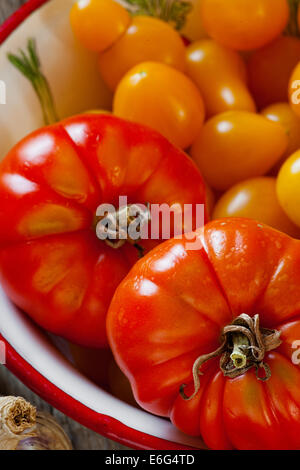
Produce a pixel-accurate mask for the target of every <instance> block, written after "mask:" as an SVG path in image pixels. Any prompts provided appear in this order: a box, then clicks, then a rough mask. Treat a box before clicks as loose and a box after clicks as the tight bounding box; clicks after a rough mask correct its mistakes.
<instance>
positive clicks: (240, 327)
mask: <svg viewBox="0 0 300 470" xmlns="http://www.w3.org/2000/svg"><path fill="white" fill-rule="evenodd" d="M280 344H281V340H280V332H279V331H277V330H270V329H266V328H260V323H259V315H254V317H250V316H249V315H246V314H245V313H242V314H241V315H239V316H238V317H237V318H236V319H235V320H234V321H233V322H232V323H231V324H230V325H227V326H225V328H223V331H222V335H221V345H220V347H219V348H218V349H217V350H216V351H213V352H211V353H209V354H204V355H202V356H200V357H198V359H196V361H195V362H194V365H193V371H192V372H193V381H194V393H193V394H192V395H191V396H189V397H188V396H187V395H186V394H185V393H184V388H185V384H183V385H182V386H181V387H180V395H181V396H182V398H183V399H184V400H191V399H192V398H194V397H195V396H196V395H197V393H198V391H199V389H200V378H199V377H200V375H202V372H201V366H202V364H204V362H207V361H209V360H210V359H212V358H213V357H216V356H221V357H220V369H221V370H222V372H223V374H224V376H226V377H229V378H231V379H233V378H235V377H238V376H240V375H243V374H245V372H247V371H248V370H249V369H251V368H253V367H255V369H256V377H257V379H258V380H262V381H266V380H269V378H270V377H271V370H270V367H269V366H268V365H267V364H266V363H265V362H264V361H263V360H264V356H265V353H266V352H267V351H272V350H273V349H276V348H277V347H278V346H279V345H280ZM260 369H263V370H264V372H265V375H264V376H263V377H261V376H260V375H259V373H258V372H259V370H260Z"/></svg>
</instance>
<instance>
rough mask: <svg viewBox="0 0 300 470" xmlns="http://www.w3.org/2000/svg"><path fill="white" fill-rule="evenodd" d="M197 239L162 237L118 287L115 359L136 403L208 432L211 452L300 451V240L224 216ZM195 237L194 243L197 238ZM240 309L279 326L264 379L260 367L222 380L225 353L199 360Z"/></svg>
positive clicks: (113, 310)
mask: <svg viewBox="0 0 300 470" xmlns="http://www.w3.org/2000/svg"><path fill="white" fill-rule="evenodd" d="M196 236H197V241H198V243H197V245H194V246H193V248H191V246H189V247H187V245H186V243H187V241H188V242H190V240H182V239H173V240H170V241H167V242H165V243H164V244H162V245H160V246H159V247H157V248H156V249H155V250H153V251H152V252H151V253H149V254H148V255H147V256H146V257H145V259H144V260H141V261H139V262H138V263H137V264H136V265H135V267H134V268H133V269H132V270H131V272H130V273H129V274H128V276H127V277H126V279H125V280H124V281H123V282H122V283H121V285H120V286H119V287H118V289H117V291H116V293H115V295H114V298H113V300H112V303H111V306H110V311H109V314H108V318H107V328H108V335H109V340H110V344H111V347H112V351H113V353H114V356H115V358H116V360H117V362H118V364H119V366H120V367H121V369H122V370H123V372H124V373H125V374H126V375H127V377H128V378H129V379H130V381H131V385H132V388H133V391H134V394H135V398H136V400H137V401H138V403H139V404H140V405H141V406H142V407H143V408H145V409H146V410H148V411H150V412H152V413H154V414H157V415H161V416H166V417H171V419H172V421H173V423H174V424H175V426H177V427H178V428H179V429H181V430H182V431H184V432H186V433H189V434H191V435H195V436H197V435H200V434H201V435H202V437H203V439H204V441H205V442H206V444H207V445H208V447H210V448H212V449H232V448H237V449H299V448H300V437H299V436H300V432H299V431H300V419H299V417H300V389H299V383H300V371H299V367H298V366H297V365H296V364H294V363H293V362H292V354H293V353H294V352H295V350H293V342H294V341H295V340H297V338H299V332H300V322H299V316H298V312H299V308H300V292H299V281H300V264H299V261H300V242H299V241H297V240H293V239H292V238H290V237H288V236H287V235H284V234H282V233H280V232H278V231H275V230H273V229H271V228H269V227H267V226H264V225H262V224H259V223H257V222H255V221H252V220H249V219H235V218H231V219H221V220H218V221H213V222H211V223H209V224H207V225H206V226H205V227H204V229H200V230H198V231H197V235H196ZM194 241H195V240H194ZM241 312H244V313H247V314H248V315H250V316H252V315H254V314H257V313H258V314H259V315H260V322H261V326H262V327H265V328H275V329H278V330H280V331H281V332H282V344H281V346H279V347H278V348H277V349H276V350H274V351H272V352H269V353H267V354H266V355H265V358H264V360H265V362H266V363H268V364H269V366H270V368H271V378H270V379H269V381H267V382H261V381H258V380H257V378H256V376H255V371H254V370H253V369H251V370H249V371H248V372H246V373H245V374H243V375H242V376H240V377H237V378H234V379H231V378H228V377H224V376H223V374H222V372H221V371H220V369H219V360H218V359H214V360H212V361H211V362H207V363H205V364H204V365H203V367H202V368H201V370H202V372H203V374H204V375H202V376H201V377H200V380H201V387H200V390H199V392H198V393H197V395H196V396H195V397H194V398H193V399H192V400H190V401H184V400H183V399H182V398H181V396H180V394H179V389H180V386H181V385H182V384H186V385H187V387H186V393H187V394H192V392H193V390H194V388H193V378H192V366H193V363H194V361H195V359H196V358H197V357H199V356H200V355H202V354H207V353H209V352H212V351H215V350H216V348H217V347H218V346H219V344H220V343H219V341H220V334H221V331H222V329H223V328H224V326H225V325H228V324H229V323H231V322H232V321H233V319H234V318H236V317H237V316H238V315H240V314H241Z"/></svg>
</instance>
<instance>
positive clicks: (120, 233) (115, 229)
mask: <svg viewBox="0 0 300 470" xmlns="http://www.w3.org/2000/svg"><path fill="white" fill-rule="evenodd" d="M150 220H151V214H150V206H149V204H147V206H143V205H140V204H128V205H127V206H122V207H120V208H119V209H118V210H117V211H105V212H104V213H103V214H99V213H98V211H97V215H96V219H95V226H96V234H97V237H98V238H99V239H100V240H103V241H104V242H105V243H106V244H107V245H108V246H109V247H111V248H114V249H115V250H117V249H119V248H121V247H122V246H124V245H125V243H126V242H128V243H130V244H131V245H133V246H134V247H135V248H136V249H137V250H138V251H139V255H140V257H143V256H144V249H143V247H142V246H141V245H139V243H138V241H139V240H140V239H141V238H142V230H143V227H144V226H145V225H146V224H148V223H149V221H150Z"/></svg>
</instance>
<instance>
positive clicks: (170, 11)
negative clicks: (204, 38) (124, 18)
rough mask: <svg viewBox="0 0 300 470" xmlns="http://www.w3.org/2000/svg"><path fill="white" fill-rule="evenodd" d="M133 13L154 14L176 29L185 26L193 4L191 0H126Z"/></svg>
mask: <svg viewBox="0 0 300 470" xmlns="http://www.w3.org/2000/svg"><path fill="white" fill-rule="evenodd" d="M124 3H125V4H127V5H128V10H129V11H130V12H131V13H132V14H133V15H147V16H154V17H155V18H160V19H161V20H164V21H166V22H168V23H170V24H172V26H174V27H175V29H177V30H180V29H182V28H183V26H184V24H185V22H186V18H187V15H188V14H189V13H190V11H191V10H192V8H193V6H192V4H191V2H190V0H124Z"/></svg>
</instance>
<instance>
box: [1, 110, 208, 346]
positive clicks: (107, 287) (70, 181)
mask: <svg viewBox="0 0 300 470" xmlns="http://www.w3.org/2000/svg"><path fill="white" fill-rule="evenodd" d="M119 196H127V197H128V201H129V203H132V204H136V203H142V204H146V203H150V204H152V203H157V204H162V203H167V204H173V203H176V204H177V205H179V206H180V207H181V206H183V204H192V205H193V204H201V203H203V202H204V200H205V189H204V184H203V181H202V178H201V175H200V173H199V171H198V169H197V168H196V166H195V164H194V163H193V162H192V161H191V159H190V158H189V157H188V156H187V155H186V154H184V153H183V152H182V151H180V150H177V149H176V148H175V147H174V146H172V145H171V144H170V143H169V142H168V141H167V140H166V139H165V138H163V137H161V136H160V135H159V134H158V133H156V132H154V131H152V130H150V129H148V128H146V127H144V126H140V125H137V124H134V123H129V122H126V121H123V120H121V119H117V118H115V117H113V116H110V115H82V116H77V117H73V118H70V119H68V120H65V121H63V122H61V123H59V124H56V125H53V126H49V127H45V128H43V129H40V130H37V131H36V132H34V133H33V134H31V135H29V136H28V137H26V138H25V139H24V140H22V141H21V142H20V143H19V144H18V145H17V146H16V147H15V148H13V149H12V150H11V151H10V153H9V154H8V155H7V157H6V158H5V159H4V160H3V161H2V163H1V165H0V280H1V284H2V286H3V287H4V289H5V291H6V293H7V294H8V296H9V297H10V298H11V299H12V300H13V302H15V304H16V305H17V306H19V307H20V308H21V309H23V310H24V311H25V312H27V313H28V314H29V315H30V316H31V317H32V318H33V319H34V320H35V321H36V322H37V323H38V324H39V325H41V326H42V327H44V328H45V329H46V330H49V331H51V332H53V333H56V334H58V335H61V336H63V337H65V338H67V339H69V340H70V341H72V342H75V343H79V344H81V345H84V346H89V347H105V346H107V337H106V329H105V319H106V313H107V309H108V306H109V304H110V301H111V298H112V296H113V294H114V291H115V289H116V287H117V285H118V284H119V283H120V281H121V280H122V279H123V278H124V277H125V275H126V274H127V273H128V271H129V269H130V268H131V266H132V265H133V264H134V262H135V261H136V260H137V258H138V256H137V250H136V249H135V248H134V247H133V246H131V245H130V244H129V243H127V244H125V245H123V246H122V247H121V248H119V249H118V250H115V249H114V248H112V247H110V246H107V244H106V243H105V241H103V240H100V239H99V238H97V236H96V230H95V220H97V219H96V218H95V215H96V211H97V208H98V206H99V205H100V204H103V203H111V204H114V205H116V204H118V198H119ZM116 209H118V207H116ZM147 242H148V241H147V240H145V242H144V248H145V249H147V247H149V246H150V245H151V246H152V245H153V244H151V243H147ZM157 243H159V240H157V241H155V242H154V244H157Z"/></svg>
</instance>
